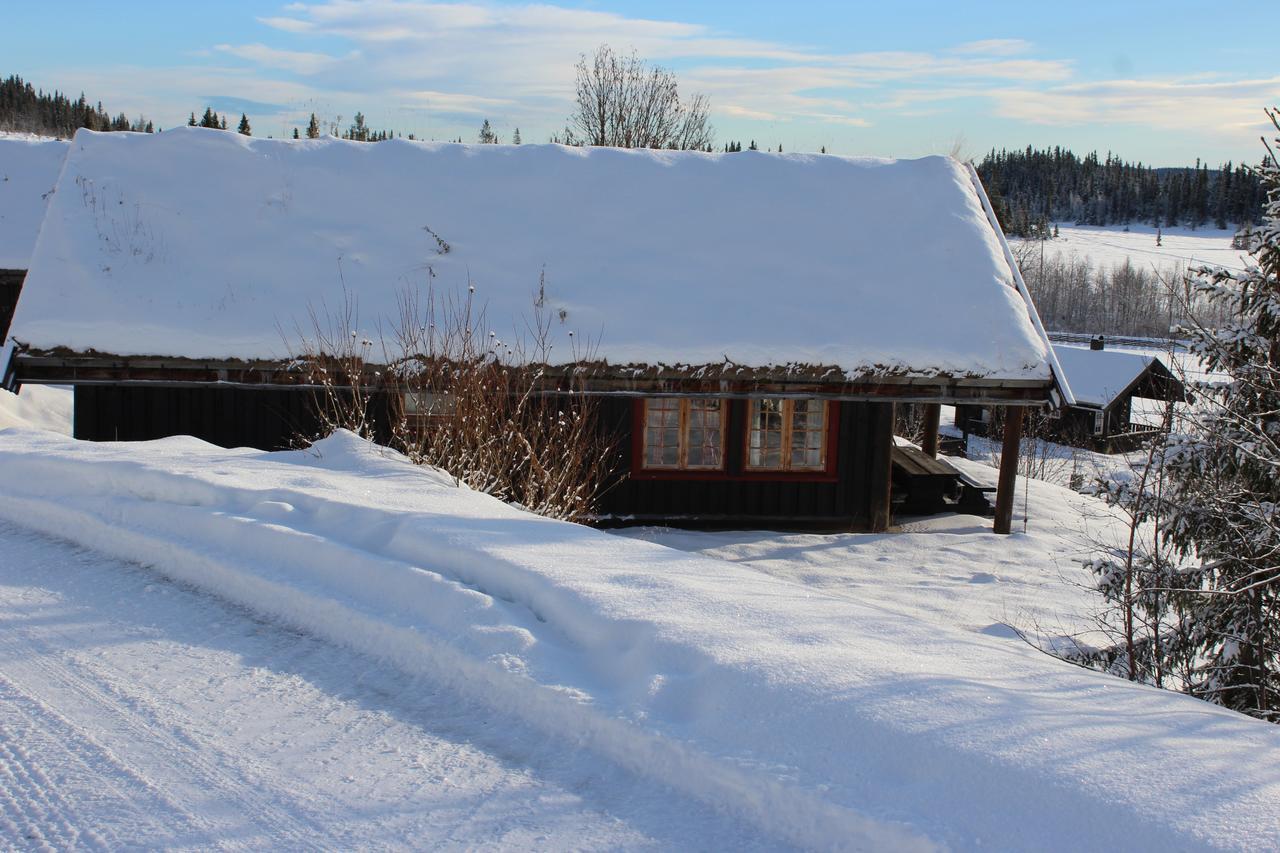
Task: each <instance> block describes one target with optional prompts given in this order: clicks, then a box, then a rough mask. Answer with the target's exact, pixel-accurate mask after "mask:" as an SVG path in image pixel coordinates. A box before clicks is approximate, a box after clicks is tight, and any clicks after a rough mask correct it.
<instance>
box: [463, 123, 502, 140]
mask: <svg viewBox="0 0 1280 853" xmlns="http://www.w3.org/2000/svg"><path fill="white" fill-rule="evenodd" d="M458 141H459V142H461V141H462V140H461V139H459V140H458ZM497 141H498V134H496V133H494V132H493V128H492V127H491V126H490V125H489V120H488V119H485V120H484V124H482V125H481V126H480V142H481V143H483V144H485V145H492V144H494V143H496V142H497Z"/></svg>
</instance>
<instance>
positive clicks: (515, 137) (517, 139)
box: [511, 127, 520, 145]
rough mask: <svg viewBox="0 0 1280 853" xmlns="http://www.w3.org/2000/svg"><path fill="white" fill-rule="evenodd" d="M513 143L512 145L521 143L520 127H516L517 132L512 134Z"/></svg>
mask: <svg viewBox="0 0 1280 853" xmlns="http://www.w3.org/2000/svg"><path fill="white" fill-rule="evenodd" d="M511 144H512V145H519V144H520V128H518V127H517V128H516V132H515V133H513V134H512V135H511Z"/></svg>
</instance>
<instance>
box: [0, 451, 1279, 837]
mask: <svg viewBox="0 0 1280 853" xmlns="http://www.w3.org/2000/svg"><path fill="white" fill-rule="evenodd" d="M0 470H2V471H3V472H4V473H3V480H4V488H3V492H0V516H2V517H5V518H8V519H11V520H13V521H15V522H17V523H21V524H24V525H27V526H31V527H36V528H38V529H41V530H44V531H46V532H48V533H51V534H54V535H58V536H63V537H68V536H69V537H72V538H73V539H75V540H76V541H78V542H81V543H83V544H85V545H87V546H89V547H92V548H95V549H97V550H100V551H104V552H107V553H110V554H112V555H114V556H117V557H120V558H123V559H128V560H134V561H137V562H141V563H144V564H147V565H151V566H154V567H156V568H157V569H159V570H160V571H162V572H164V573H165V574H167V575H169V576H171V577H174V578H176V579H179V580H182V581H185V582H188V583H191V584H193V585H195V586H198V587H201V588H204V589H207V590H210V591H212V592H215V593H216V594H218V595H220V596H222V597H225V598H227V599H230V600H232V601H236V602H239V603H241V604H243V605H245V606H247V607H250V608H252V609H254V610H256V611H258V612H261V613H264V614H267V615H270V616H272V617H275V618H279V619H282V620H285V621H287V622H288V623H290V624H292V625H294V626H296V627H298V628H301V629H303V630H306V631H308V632H313V633H315V634H318V635H321V636H325V637H328V638H331V639H334V640H336V641H339V642H341V643H345V644H347V645H350V646H353V647H355V648H358V649H360V650H362V651H365V652H368V653H371V654H375V655H379V656H381V657H383V658H385V659H387V660H390V661H392V662H394V663H395V664H397V665H398V666H400V667H403V668H404V669H405V670H407V671H409V672H413V673H421V674H424V675H428V676H430V677H431V678H433V679H436V680H439V681H442V682H444V683H446V684H447V685H450V686H452V687H455V688H456V689H458V690H462V691H465V692H466V693H468V694H469V695H471V696H473V697H474V698H476V699H479V700H480V701H483V702H487V703H489V704H491V705H493V706H496V707H501V708H504V709H508V710H511V711H514V712H515V713H518V714H520V715H521V716H522V717H524V718H525V719H526V720H528V721H529V722H530V723H532V724H534V725H536V726H539V727H540V728H542V729H543V730H545V731H547V732H548V733H549V734H551V735H552V736H554V737H557V738H566V739H569V740H570V741H572V742H575V743H581V744H584V745H586V746H588V747H590V748H591V749H593V750H596V751H597V752H599V753H600V754H602V755H605V756H608V757H609V758H611V759H613V760H615V761H617V762H619V763H621V764H623V765H625V766H627V767H629V768H632V769H635V770H637V771H639V772H643V773H647V774H650V775H652V776H654V777H655V778H658V779H661V780H664V781H665V782H666V783H667V784H670V785H672V786H673V787H675V788H677V789H678V790H682V791H684V792H686V793H688V794H690V795H692V796H695V797H698V798H700V799H703V800H705V801H708V802H711V803H713V804H715V805H716V806H717V807H719V808H722V809H724V810H726V811H728V812H730V813H733V814H736V815H738V816H740V817H742V818H744V819H747V820H750V821H752V822H753V823H755V824H756V825H758V826H759V827H760V828H761V829H762V830H763V831H765V832H767V833H770V834H772V835H774V836H776V837H779V838H782V839H785V840H789V841H791V842H795V843H799V844H802V845H805V846H811V847H861V848H865V849H920V848H925V847H929V846H932V845H935V844H941V845H945V846H950V847H954V848H962V849H963V848H976V847H979V846H984V847H985V846H994V847H1000V848H1017V849H1068V848H1080V847H1089V848H1095V849H1100V848H1105V847H1113V848H1114V847H1124V848H1126V849H1136V848H1144V847H1145V848H1147V849H1167V848H1170V847H1172V848H1178V849H1186V848H1190V847H1212V846H1221V847H1242V848H1243V847H1249V846H1255V847H1259V846H1265V845H1266V844H1267V843H1268V841H1269V840H1273V839H1274V838H1275V837H1277V835H1280V814H1277V812H1276V810H1275V809H1274V803H1275V802H1277V800H1278V798H1280V769H1277V768H1280V761H1278V760H1277V759H1280V731H1278V730H1277V729H1275V728H1274V727H1271V726H1267V725H1265V724H1262V723H1259V722H1256V721H1253V720H1249V719H1246V718H1244V717H1240V716H1238V715H1235V714H1232V713H1230V712H1227V711H1223V710H1221V709H1218V708H1214V707H1211V706H1208V705H1205V704H1203V703H1200V702H1197V701H1195V700H1192V699H1189V698H1186V697H1181V696H1177V695H1171V694H1167V693H1161V692H1158V691H1155V690H1152V689H1148V688H1144V687H1140V686H1135V685H1130V684H1127V683H1125V682H1121V681H1117V680H1115V679H1113V678H1110V677H1107V676H1103V675H1101V674H1096V673H1089V672H1085V671H1082V670H1078V669H1076V668H1074V667H1071V666H1067V665H1064V664H1059V663H1057V662H1055V661H1052V660H1050V659H1047V658H1045V657H1043V656H1040V655H1038V654H1037V653H1035V652H1033V651H1031V650H1030V649H1028V648H1026V647H1024V646H1023V645H1021V644H1020V643H1018V642H1017V641H1014V640H1010V639H1009V638H1007V637H1002V636H989V635H982V634H975V633H972V632H962V631H958V630H955V629H951V628H946V627H940V626H938V625H931V624H928V623H922V622H920V621H919V620H915V619H910V618H904V617H903V616H902V615H901V614H897V613H894V612H892V611H887V610H883V609H880V608H877V607H875V606H872V605H867V604H863V603H860V602H857V601H850V600H848V599H841V598H836V597H830V596H825V595H823V594H821V593H817V592H815V591H814V590H813V589H810V588H807V587H805V586H801V585H797V584H794V583H789V582H787V581H785V580H780V579H777V578H772V577H769V576H767V575H763V574H760V573H758V572H755V571H752V570H751V569H749V568H746V567H743V566H738V565H734V564H731V563H726V562H722V561H719V560H714V559H709V558H704V557H698V556H694V555H687V554H683V553H680V552H677V551H673V550H670V549H667V548H663V547H660V546H657V545H653V544H649V543H644V542H637V541H627V540H623V539H619V538H617V537H612V536H608V535H606V534H603V533H600V532H597V531H593V530H590V529H587V528H583V527H579V526H576V525H571V524H565V523H560V522H554V521H549V520H546V519H541V518H538V517H534V516H531V515H528V514H526V513H523V512H521V511H518V510H516V509H514V508H511V507H508V506H506V505H503V504H501V503H500V502H498V501H496V500H493V499H491V498H488V497H486V496H483V495H479V494H477V493H473V492H470V491H468V490H466V489H463V488H456V487H454V486H453V484H452V482H451V481H450V480H449V479H448V478H446V477H444V476H442V475H440V474H438V473H436V472H433V471H430V470H423V469H419V468H414V467H413V466H410V465H408V464H407V463H405V462H404V461H403V460H402V459H400V458H398V457H395V456H393V455H390V454H387V453H385V452H383V451H379V450H378V449H376V448H374V447H372V446H370V445H367V444H365V443H363V442H360V441H358V440H356V439H355V438H354V437H352V436H350V435H349V434H338V435H335V436H334V437H332V438H330V439H328V440H326V441H324V442H321V443H319V444H318V445H316V447H315V448H314V449H313V451H312V452H310V453H307V452H290V453H275V454H266V453H262V452H259V451H252V450H222V449H219V448H215V447H212V446H210V445H206V444H203V443H201V442H198V441H196V440H194V439H190V438H173V439H165V440H162V441H158V442H151V443H145V444H89V443H78V442H74V441H71V440H68V439H63V438H59V437H57V436H54V435H51V434H48V433H33V432H22V431H16V430H10V431H5V432H0ZM1015 539H1016V537H1015Z"/></svg>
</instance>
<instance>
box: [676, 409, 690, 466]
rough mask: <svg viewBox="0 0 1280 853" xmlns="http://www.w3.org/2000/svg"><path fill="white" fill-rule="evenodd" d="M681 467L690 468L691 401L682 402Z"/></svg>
mask: <svg viewBox="0 0 1280 853" xmlns="http://www.w3.org/2000/svg"><path fill="white" fill-rule="evenodd" d="M678 447H679V459H680V461H679V463H678V464H679V467H680V468H681V469H684V468H688V467H689V401H688V400H681V401H680V437H679V444H678Z"/></svg>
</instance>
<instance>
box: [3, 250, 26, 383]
mask: <svg viewBox="0 0 1280 853" xmlns="http://www.w3.org/2000/svg"><path fill="white" fill-rule="evenodd" d="M26 277H27V271H26V270H0V344H3V343H4V342H5V341H6V340H7V339H8V338H9V324H10V323H11V322H13V312H14V311H15V310H17V307H18V296H19V294H21V293H22V282H23V281H24V280H25V279H26ZM3 369H4V365H3V364H0V370H3Z"/></svg>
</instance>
